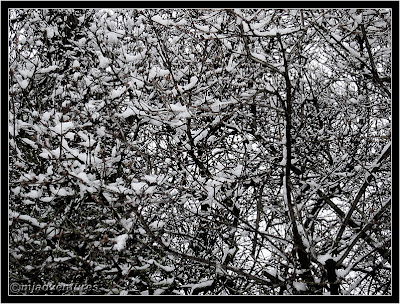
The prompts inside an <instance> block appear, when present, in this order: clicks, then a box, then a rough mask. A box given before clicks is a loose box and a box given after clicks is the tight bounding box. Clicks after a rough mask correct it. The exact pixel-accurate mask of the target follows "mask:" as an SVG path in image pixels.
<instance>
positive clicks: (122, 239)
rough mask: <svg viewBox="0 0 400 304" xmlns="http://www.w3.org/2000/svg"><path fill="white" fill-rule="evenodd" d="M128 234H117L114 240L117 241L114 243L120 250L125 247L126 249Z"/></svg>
mask: <svg viewBox="0 0 400 304" xmlns="http://www.w3.org/2000/svg"><path fill="white" fill-rule="evenodd" d="M128 237H129V236H128V234H126V233H125V234H122V235H119V236H117V237H116V238H115V239H114V241H115V242H116V244H115V245H114V247H113V248H114V249H115V250H118V251H121V250H123V249H125V246H126V241H127V240H128Z"/></svg>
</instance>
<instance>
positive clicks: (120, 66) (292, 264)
mask: <svg viewBox="0 0 400 304" xmlns="http://www.w3.org/2000/svg"><path fill="white" fill-rule="evenodd" d="M390 22H391V21H390V11H388V10H307V9H302V10H297V9H293V10H285V9H270V10H266V9H249V10H225V9H218V10H217V9H204V10H182V9H164V10H156V9H154V10H153V9H145V10H97V11H92V10H81V11H78V10H62V11H55V10H47V11H45V10H27V11H20V10H13V13H12V14H11V20H10V59H11V60H10V109H9V126H10V127H9V133H10V168H11V169H10V209H11V213H10V222H11V225H10V234H11V235H10V248H11V256H12V265H11V268H10V271H11V273H12V278H13V279H15V280H16V281H21V282H25V281H26V280H31V281H32V282H36V283H38V284H44V283H46V282H51V281H54V280H57V281H60V282H61V281H65V282H70V281H74V280H75V281H77V282H78V281H79V282H80V283H88V282H90V283H92V284H94V283H96V284H98V285H99V286H101V288H100V289H99V290H97V291H96V292H95V293H97V294H118V293H129V294H268V295H269V294H281V295H285V294H323V293H330V294H343V293H345V292H347V293H349V294H390V293H391V287H390V276H391V272H390V263H391V257H390V255H391V247H390V246H391V245H390V244H391V242H390V241H391V222H390V219H391V214H390V204H391V182H390V173H391V168H390V155H391V154H390V149H391V145H390V128H391V125H390V124H391V113H390V87H389V86H388V81H389V80H390V79H391V75H390V73H391V61H390V52H391V50H390V24H391V23H390ZM44 33H45V34H44ZM64 45H65V47H63V46H64ZM39 253H40V254H39ZM50 260H51V262H49V261H50ZM30 266H32V268H31V267H30ZM29 269H31V270H29ZM40 269H43V271H42V273H41V274H40V275H39V270H40ZM357 276H358V277H359V278H360V279H357Z"/></svg>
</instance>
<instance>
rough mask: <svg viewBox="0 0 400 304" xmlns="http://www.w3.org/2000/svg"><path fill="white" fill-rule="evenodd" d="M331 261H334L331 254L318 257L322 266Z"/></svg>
mask: <svg viewBox="0 0 400 304" xmlns="http://www.w3.org/2000/svg"><path fill="white" fill-rule="evenodd" d="M329 259H333V257H332V255H330V254H329V253H327V254H323V255H319V256H318V257H317V260H318V262H320V263H321V264H325V262H326V261H327V260H329Z"/></svg>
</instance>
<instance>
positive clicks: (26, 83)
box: [19, 79, 29, 89]
mask: <svg viewBox="0 0 400 304" xmlns="http://www.w3.org/2000/svg"><path fill="white" fill-rule="evenodd" d="M28 84H29V82H28V80H26V79H24V80H22V81H20V83H19V85H20V86H21V88H22V89H26V87H27V86H28Z"/></svg>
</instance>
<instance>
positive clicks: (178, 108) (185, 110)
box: [169, 102, 187, 112]
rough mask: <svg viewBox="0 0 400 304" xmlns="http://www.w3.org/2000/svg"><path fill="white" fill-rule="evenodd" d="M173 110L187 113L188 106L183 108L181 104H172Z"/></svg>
mask: <svg viewBox="0 0 400 304" xmlns="http://www.w3.org/2000/svg"><path fill="white" fill-rule="evenodd" d="M169 106H170V107H171V110H172V111H174V112H187V108H186V106H183V105H182V104H181V103H180V102H178V103H175V104H170V105H169Z"/></svg>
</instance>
